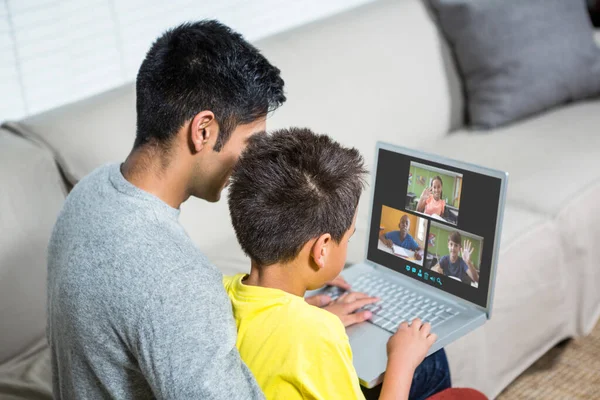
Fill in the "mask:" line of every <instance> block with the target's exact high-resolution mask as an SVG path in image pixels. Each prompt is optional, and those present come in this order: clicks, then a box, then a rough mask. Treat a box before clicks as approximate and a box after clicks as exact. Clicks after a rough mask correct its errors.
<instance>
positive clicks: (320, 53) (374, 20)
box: [5, 0, 463, 272]
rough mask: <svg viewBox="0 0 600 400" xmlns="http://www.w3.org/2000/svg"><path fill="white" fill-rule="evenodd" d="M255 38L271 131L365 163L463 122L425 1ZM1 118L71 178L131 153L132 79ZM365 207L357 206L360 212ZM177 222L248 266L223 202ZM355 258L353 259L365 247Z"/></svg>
mask: <svg viewBox="0 0 600 400" xmlns="http://www.w3.org/2000/svg"><path fill="white" fill-rule="evenodd" d="M256 45H257V47H258V48H260V49H261V50H262V51H263V53H264V54H265V56H266V57H267V58H268V59H269V60H270V61H271V62H272V63H273V64H275V65H277V66H278V67H279V68H280V69H281V73H282V76H283V78H284V80H285V81H286V92H287V97H288V101H287V102H286V103H285V104H284V105H283V107H281V109H279V110H277V111H276V112H275V113H274V114H273V115H272V116H271V117H270V118H269V120H268V129H274V128H281V127H287V126H294V125H295V126H307V127H310V128H312V129H314V130H315V131H317V132H320V133H327V134H330V135H331V136H333V137H334V138H335V139H336V140H339V141H340V142H341V143H343V144H345V145H348V146H354V147H356V148H358V149H359V150H360V151H361V152H362V154H363V155H364V156H365V159H366V161H367V164H368V165H370V164H371V161H372V158H373V156H374V149H375V142H376V141H377V140H382V141H386V142H391V143H395V144H403V145H406V146H414V147H420V146H424V145H426V144H428V143H429V142H430V141H433V140H435V139H437V138H439V137H442V136H444V135H445V134H446V133H448V132H449V131H451V130H453V129H455V128H458V127H459V126H461V125H462V123H463V118H462V117H463V100H462V96H461V89H460V82H459V79H458V75H457V73H456V69H455V67H454V64H453V61H452V59H451V56H450V51H449V49H448V47H447V45H446V43H445V42H444V40H443V38H442V36H441V35H440V33H439V32H438V29H437V27H436V25H435V23H434V22H433V19H432V17H431V15H430V13H429V11H428V9H427V7H426V6H425V4H424V2H423V0H379V1H375V2H373V3H371V4H367V5H365V6H361V7H358V8H356V9H353V10H350V11H348V12H345V13H342V14H338V15H334V16H331V17H329V18H326V19H324V20H320V21H317V22H314V23H311V24H308V25H306V26H302V27H300V28H297V29H293V30H290V31H287V32H283V33H281V34H278V35H275V36H272V37H269V38H267V39H264V40H261V41H259V42H257V43H256ZM5 126H6V127H7V128H9V129H11V130H13V131H15V132H19V133H20V134H22V135H25V136H28V137H30V138H34V139H35V140H39V141H41V142H43V143H45V144H46V145H47V146H48V147H49V148H51V149H52V150H53V151H54V152H55V156H56V159H57V162H58V163H59V164H60V165H61V167H62V168H63V170H64V174H65V176H66V177H67V179H68V180H69V181H70V182H71V183H73V184H74V183H76V182H77V181H79V180H80V179H81V178H82V177H83V176H85V175H86V174H88V173H89V172H91V171H92V170H93V169H95V168H96V167H98V166H100V165H102V164H104V163H108V162H120V161H123V160H124V159H125V157H126V156H127V154H128V153H129V151H130V149H131V147H132V145H133V141H134V137H135V126H136V122H135V87H134V85H133V84H129V85H126V86H124V87H121V88H118V89H115V90H112V91H110V92H106V93H102V94H100V95H98V96H95V97H92V98H90V99H87V100H84V101H79V102H77V103H75V104H71V105H67V106H63V107H60V108H57V109H55V110H51V111H48V112H45V113H43V114H39V115H36V116H32V117H29V118H26V119H24V120H23V121H20V122H15V123H8V124H6V125H5ZM367 197H368V196H363V200H362V202H361V203H364V202H365V201H368V199H366V198H367ZM367 211H368V210H367V208H366V207H361V208H360V209H359V212H361V214H360V216H361V218H362V219H363V220H364V219H366V213H367ZM180 220H181V221H182V224H183V225H184V227H185V228H186V229H187V231H188V233H189V234H190V236H191V237H192V239H193V240H194V241H195V242H196V243H198V244H199V246H200V247H201V249H202V250H203V251H204V252H205V253H206V254H207V255H208V256H209V258H211V259H212V260H213V261H214V262H215V263H216V264H217V265H219V266H220V267H221V268H222V269H223V270H224V271H225V272H227V271H228V268H227V267H228V266H230V265H235V267H232V269H230V270H229V271H231V272H233V271H236V270H239V267H240V266H241V265H242V264H244V265H245V263H246V261H245V260H244V259H243V256H241V250H240V249H239V246H237V244H236V243H234V240H233V238H234V237H235V236H234V233H233V229H232V227H231V224H230V223H229V213H228V210H227V203H226V202H225V201H221V202H219V203H216V204H208V203H206V202H202V201H199V200H197V199H191V200H190V201H188V202H186V203H185V204H184V205H183V206H182V213H181V217H180ZM206 226H210V229H207V228H206ZM359 228H360V230H362V227H359ZM353 256H355V257H356V258H357V259H360V258H361V257H362V249H361V250H360V251H358V252H357V253H356V254H355V255H352V254H349V258H350V259H352V257H353Z"/></svg>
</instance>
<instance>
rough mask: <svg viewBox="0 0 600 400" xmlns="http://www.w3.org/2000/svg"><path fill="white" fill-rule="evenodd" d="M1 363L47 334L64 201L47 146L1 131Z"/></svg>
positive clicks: (59, 179)
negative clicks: (56, 231) (55, 232)
mask: <svg viewBox="0 0 600 400" xmlns="http://www.w3.org/2000/svg"><path fill="white" fill-rule="evenodd" d="M0 182H2V190H0V210H1V211H0V227H2V229H0V321H1V322H0V364H2V363H3V362H4V361H6V360H7V359H8V358H11V357H13V356H15V355H16V354H18V353H19V352H21V351H22V350H23V349H25V348H26V347H27V346H29V345H31V344H32V342H34V341H35V340H36V339H39V338H40V337H43V336H44V331H45V327H46V247H47V246H48V240H49V238H50V233H51V231H52V227H53V225H54V221H55V220H56V216H57V215H58V212H59V210H60V208H61V206H62V202H63V200H64V195H65V193H64V191H63V185H62V180H61V177H60V174H59V172H58V169H57V168H56V164H55V162H54V160H53V159H52V155H51V154H50V152H49V151H47V150H46V149H43V148H40V147H38V146H37V145H35V144H33V143H31V142H29V141H27V140H25V139H23V138H20V137H18V136H15V135H13V134H11V133H10V132H7V131H4V130H0Z"/></svg>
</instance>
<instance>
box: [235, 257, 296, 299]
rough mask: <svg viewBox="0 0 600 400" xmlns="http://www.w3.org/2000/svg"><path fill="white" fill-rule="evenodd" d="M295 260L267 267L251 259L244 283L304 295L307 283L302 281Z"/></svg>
mask: <svg viewBox="0 0 600 400" xmlns="http://www.w3.org/2000/svg"><path fill="white" fill-rule="evenodd" d="M295 263H297V260H295V261H293V262H291V263H287V264H273V265H269V266H268V267H258V266H257V265H256V263H255V262H254V261H252V267H251V269H250V274H248V276H247V277H246V278H245V280H244V284H245V285H250V286H260V287H266V288H271V289H279V290H283V291H284V292H287V293H290V294H293V295H296V296H300V297H304V293H306V290H307V284H306V282H304V280H303V279H302V277H301V276H299V274H298V271H300V270H301V268H299V267H300V266H298V265H295Z"/></svg>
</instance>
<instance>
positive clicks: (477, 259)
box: [311, 142, 508, 388]
mask: <svg viewBox="0 0 600 400" xmlns="http://www.w3.org/2000/svg"><path fill="white" fill-rule="evenodd" d="M374 165H375V168H374V173H373V183H372V185H371V191H372V197H371V210H370V215H369V225H368V231H367V244H366V245H367V250H366V260H365V261H364V262H363V263H360V264H356V265H352V266H350V267H347V268H345V269H344V271H343V272H342V276H343V277H344V278H345V279H346V280H347V281H348V282H349V283H350V284H351V285H352V290H353V291H359V292H365V293H368V294H369V295H373V296H378V297H380V298H381V301H379V302H378V303H376V304H372V305H368V306H367V307H365V309H368V310H371V311H372V312H373V317H372V318H371V320H370V321H368V322H364V323H361V324H358V325H354V326H351V327H349V328H347V334H348V337H349V339H350V345H351V347H352V352H353V356H354V366H355V368H356V371H357V374H358V377H359V379H360V383H361V385H363V386H365V387H367V388H372V387H373V386H375V385H377V384H379V383H380V382H381V381H382V379H383V373H384V372H385V369H386V365H387V353H386V343H387V341H388V339H389V337H390V336H391V335H392V334H393V333H394V332H395V331H396V330H397V328H398V325H399V324H400V323H401V322H402V321H408V322H409V323H410V321H412V320H413V319H414V318H416V317H419V318H421V319H422V320H424V321H427V322H430V323H431V325H432V332H433V333H435V334H437V336H438V339H437V341H436V342H435V343H434V344H433V346H432V347H431V349H430V350H429V352H428V354H427V355H430V354H432V353H434V352H436V351H438V350H439V349H441V348H443V347H444V346H446V345H448V344H449V343H451V342H453V341H455V340H456V339H458V338H460V337H462V336H464V335H466V334H467V333H469V332H471V331H472V330H474V329H476V328H478V327H480V326H482V325H483V324H484V323H485V322H486V321H487V320H488V319H490V317H491V311H492V300H493V295H494V281H495V276H496V266H497V259H498V250H499V247H500V234H501V228H502V218H503V211H504V203H505V197H506V185H507V179H508V174H507V173H506V172H501V171H496V170H492V169H488V168H484V167H481V166H477V165H472V164H468V163H464V162H460V161H455V160H451V159H447V158H443V157H440V156H436V155H432V154H427V153H423V152H420V151H416V150H411V149H407V148H402V147H398V146H394V145H390V144H385V143H381V142H378V143H377V147H376V155H375V164H374ZM323 291H325V292H327V293H328V294H329V295H331V296H332V297H333V298H336V297H338V296H339V295H340V294H341V291H340V289H338V288H332V287H328V288H325V289H323V290H321V292H323ZM314 293H315V292H313V293H311V294H314Z"/></svg>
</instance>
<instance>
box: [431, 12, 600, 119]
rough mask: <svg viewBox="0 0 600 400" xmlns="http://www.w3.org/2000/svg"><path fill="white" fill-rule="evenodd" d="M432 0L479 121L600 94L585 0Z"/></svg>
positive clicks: (597, 53) (598, 56)
mask: <svg viewBox="0 0 600 400" xmlns="http://www.w3.org/2000/svg"><path fill="white" fill-rule="evenodd" d="M430 2H431V3H432V5H433V6H434V8H435V10H436V11H437V14H438V17H439V22H440V25H441V27H442V30H443V31H444V33H445V34H446V36H447V38H448V40H449V41H450V43H451V44H452V46H453V48H454V52H455V55H456V58H457V61H458V65H459V66H460V71H461V74H462V76H463V79H464V83H465V89H466V96H467V100H468V101H467V103H468V114H469V119H470V124H471V125H473V126H474V127H475V128H483V129H489V128H494V127H498V126H501V125H504V124H507V123H509V122H512V121H515V120H517V119H520V118H522V117H525V116H529V115H532V114H534V113H538V112H540V111H543V110H546V109H548V108H551V107H553V106H556V105H558V104H562V103H565V102H569V101H574V100H580V99H585V98H590V97H593V96H597V95H600V49H599V48H598V46H596V44H595V43H594V40H593V30H592V26H591V22H590V18H589V15H588V13H587V10H586V7H585V2H584V0H528V1H522V0H504V1H491V0H486V1H480V0H430Z"/></svg>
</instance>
